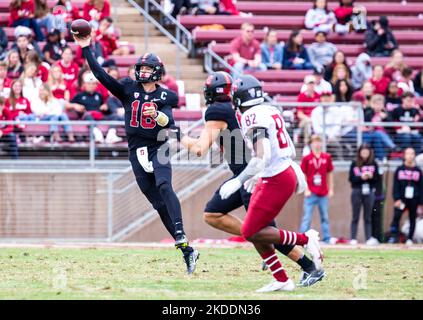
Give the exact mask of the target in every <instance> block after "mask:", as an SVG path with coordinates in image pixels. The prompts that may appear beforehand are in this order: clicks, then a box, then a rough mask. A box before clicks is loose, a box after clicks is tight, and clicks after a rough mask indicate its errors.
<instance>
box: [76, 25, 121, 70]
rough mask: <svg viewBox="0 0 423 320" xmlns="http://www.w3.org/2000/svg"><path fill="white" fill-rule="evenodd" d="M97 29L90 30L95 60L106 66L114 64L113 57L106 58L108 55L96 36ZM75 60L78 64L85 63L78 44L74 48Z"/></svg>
mask: <svg viewBox="0 0 423 320" xmlns="http://www.w3.org/2000/svg"><path fill="white" fill-rule="evenodd" d="M96 35H97V31H96V29H94V28H93V29H92V30H91V43H90V46H91V51H92V53H93V55H94V57H95V58H96V59H97V62H98V63H99V64H100V65H101V66H102V67H107V66H108V65H115V64H116V63H115V61H114V60H113V59H107V57H108V55H107V53H106V51H105V50H106V49H105V48H104V47H103V45H102V43H101V42H100V41H99V40H98V38H97V36H96ZM75 62H76V63H78V65H79V66H81V67H82V66H83V65H84V64H85V58H84V56H83V54H82V48H81V47H80V46H78V48H77V49H76V57H75Z"/></svg>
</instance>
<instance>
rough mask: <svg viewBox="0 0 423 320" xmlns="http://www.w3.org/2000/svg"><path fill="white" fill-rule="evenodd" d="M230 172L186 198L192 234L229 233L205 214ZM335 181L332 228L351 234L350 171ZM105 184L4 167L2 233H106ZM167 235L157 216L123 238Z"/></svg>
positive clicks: (292, 209)
mask: <svg viewBox="0 0 423 320" xmlns="http://www.w3.org/2000/svg"><path fill="white" fill-rule="evenodd" d="M228 177H230V174H229V173H222V174H219V175H218V176H216V177H214V178H213V179H212V180H211V181H209V182H208V184H207V185H204V186H203V187H201V188H200V189H198V190H197V191H196V192H195V193H193V194H191V195H190V196H188V197H187V198H186V199H182V201H181V204H182V211H183V215H184V223H185V230H186V231H187V233H188V235H189V238H190V239H196V238H212V239H224V238H227V237H228V235H227V234H225V233H223V232H220V231H217V230H215V229H214V228H212V227H210V226H208V225H207V224H206V223H205V222H203V218H202V212H203V210H204V206H205V204H206V203H207V201H208V200H209V199H210V198H211V196H212V195H213V193H214V192H215V190H216V189H217V188H218V187H219V185H220V184H221V183H222V182H223V181H224V180H225V179H226V178H228ZM132 179H133V177H132V176H131V180H132ZM335 183H336V187H335V190H336V194H335V196H334V198H333V199H331V200H330V208H329V216H330V223H331V232H332V235H333V236H335V237H346V238H349V236H350V221H351V204H350V192H351V189H350V185H349V183H348V180H347V172H346V171H337V172H335ZM106 188H107V184H106V179H105V175H104V174H101V173H78V174H75V173H73V174H70V173H31V174H27V173H0V238H11V239H12V238H46V239H48V238H50V239H52V238H59V239H60V238H65V239H66V238H81V239H84V238H85V239H89V238H91V239H96V238H97V239H99V238H106V236H107V194H106V193H102V192H98V191H99V190H106ZM387 188H388V200H387V203H386V207H385V216H384V229H385V230H387V229H388V226H389V223H390V221H391V217H392V199H391V189H392V173H390V174H389V179H388V186H387ZM132 200H134V201H135V200H137V199H132ZM138 200H139V198H138ZM302 202H303V197H302V196H295V197H293V198H292V199H291V200H290V201H289V202H288V204H287V206H286V207H285V208H284V210H283V212H282V213H281V214H280V215H279V216H278V218H277V223H278V225H279V226H281V227H283V228H286V229H290V230H298V228H299V226H300V221H301V216H302V207H303V206H302ZM137 203H138V201H137ZM128 208H129V206H128ZM138 208H140V206H138ZM316 211H317V210H316ZM235 214H236V215H237V216H239V217H241V218H242V217H243V216H244V214H245V212H244V209H243V208H241V209H238V210H237V211H236V212H235ZM313 227H314V228H317V229H318V230H320V222H319V215H318V212H315V214H314V218H313ZM164 238H169V235H168V234H167V232H166V230H165V229H164V227H163V226H162V223H161V220H160V219H159V217H158V216H157V217H156V218H155V219H152V220H151V221H149V222H148V223H147V224H145V225H143V227H142V228H140V229H139V230H136V231H135V232H133V233H132V234H129V235H128V236H127V237H126V238H125V239H124V241H131V242H132V241H160V240H162V239H164ZM359 239H360V240H363V219H361V220H360V228H359Z"/></svg>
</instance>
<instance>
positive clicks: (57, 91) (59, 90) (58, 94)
mask: <svg viewBox="0 0 423 320" xmlns="http://www.w3.org/2000/svg"><path fill="white" fill-rule="evenodd" d="M67 90H68V89H67V88H66V85H65V84H61V85H58V86H54V87H53V86H52V87H51V93H52V94H53V97H55V98H56V99H65V93H66V91H67Z"/></svg>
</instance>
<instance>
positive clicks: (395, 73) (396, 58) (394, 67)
mask: <svg viewBox="0 0 423 320" xmlns="http://www.w3.org/2000/svg"><path fill="white" fill-rule="evenodd" d="M406 67H407V65H406V64H405V62H404V56H403V54H402V52H401V50H399V49H395V50H394V51H392V53H391V59H390V61H389V62H388V63H387V64H386V66H385V71H384V73H383V75H384V76H385V77H388V78H390V79H391V80H395V81H398V80H400V78H401V72H402V70H404V69H405V68H406Z"/></svg>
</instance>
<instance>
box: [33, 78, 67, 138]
mask: <svg viewBox="0 0 423 320" xmlns="http://www.w3.org/2000/svg"><path fill="white" fill-rule="evenodd" d="M32 111H33V112H34V114H35V115H36V116H37V119H39V120H41V121H69V117H68V116H67V115H66V114H65V113H64V111H63V103H62V102H61V101H59V100H57V99H56V98H54V97H53V94H52V93H51V90H50V87H49V85H48V84H42V85H41V86H40V90H39V94H38V97H37V98H36V99H35V100H34V103H33V104H32ZM63 129H64V130H65V133H66V134H67V137H68V141H69V142H75V137H74V135H73V132H72V126H70V125H64V126H63ZM50 132H51V133H52V136H51V138H52V141H54V142H61V141H62V139H61V137H60V133H59V127H58V126H57V125H52V126H51V127H50Z"/></svg>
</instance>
